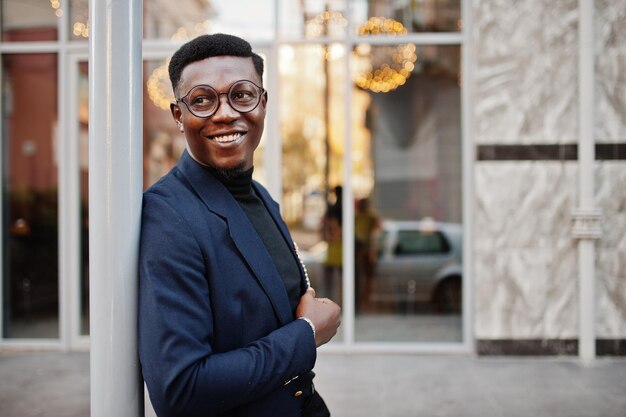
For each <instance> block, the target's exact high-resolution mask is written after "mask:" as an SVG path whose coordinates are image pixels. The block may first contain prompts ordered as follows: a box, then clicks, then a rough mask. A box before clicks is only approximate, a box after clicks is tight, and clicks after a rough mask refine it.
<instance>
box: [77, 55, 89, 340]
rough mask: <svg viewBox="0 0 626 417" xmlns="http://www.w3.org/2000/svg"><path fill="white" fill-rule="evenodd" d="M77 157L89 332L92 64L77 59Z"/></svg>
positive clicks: (84, 329)
mask: <svg viewBox="0 0 626 417" xmlns="http://www.w3.org/2000/svg"><path fill="white" fill-rule="evenodd" d="M77 82H78V158H79V165H80V282H79V293H80V300H79V310H80V311H79V314H80V317H79V332H80V334H81V335H88V334H89V65H88V64H87V62H80V63H78V80H77Z"/></svg>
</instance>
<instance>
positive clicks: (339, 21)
mask: <svg viewBox="0 0 626 417" xmlns="http://www.w3.org/2000/svg"><path fill="white" fill-rule="evenodd" d="M347 25H348V21H347V20H346V18H345V17H343V15H342V14H341V12H329V11H324V12H322V13H320V14H318V15H317V16H315V17H314V18H312V19H309V20H308V21H307V22H306V25H305V29H304V32H305V36H306V37H307V38H319V37H320V36H323V35H327V34H328V32H329V29H330V28H331V27H334V26H339V27H340V28H341V29H343V28H345V27H346V26H347Z"/></svg>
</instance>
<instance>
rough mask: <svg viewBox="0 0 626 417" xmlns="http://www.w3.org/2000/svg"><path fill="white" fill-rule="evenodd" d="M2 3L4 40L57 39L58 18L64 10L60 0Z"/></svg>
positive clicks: (22, 0)
mask: <svg viewBox="0 0 626 417" xmlns="http://www.w3.org/2000/svg"><path fill="white" fill-rule="evenodd" d="M1 4H2V14H1V15H0V16H1V19H2V22H1V23H2V41H4V42H29V41H53V40H56V39H57V20H58V18H60V17H61V16H63V12H64V10H63V9H62V4H61V1H60V0H21V1H2V2H1Z"/></svg>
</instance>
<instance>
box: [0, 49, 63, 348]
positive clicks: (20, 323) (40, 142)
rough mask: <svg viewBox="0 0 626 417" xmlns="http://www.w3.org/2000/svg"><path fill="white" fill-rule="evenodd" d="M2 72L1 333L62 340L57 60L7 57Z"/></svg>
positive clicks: (45, 56) (34, 56)
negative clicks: (59, 289)
mask: <svg viewBox="0 0 626 417" xmlns="http://www.w3.org/2000/svg"><path fill="white" fill-rule="evenodd" d="M2 67H3V80H2V81H3V86H2V101H3V107H2V109H3V114H2V126H3V132H2V152H3V155H4V160H3V162H2V164H3V186H4V198H3V217H4V218H3V224H4V225H3V231H4V233H3V244H2V247H3V250H4V253H3V261H4V265H3V281H4V282H3V294H4V300H3V305H4V311H3V318H4V323H3V334H4V337H6V338H56V337H58V336H59V295H58V286H59V275H58V220H57V217H58V210H57V197H58V180H57V178H58V166H57V154H56V142H57V137H56V132H57V56H56V55H55V54H17V55H4V56H3V58H2ZM33 120H36V123H33Z"/></svg>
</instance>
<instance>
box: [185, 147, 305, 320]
mask: <svg viewBox="0 0 626 417" xmlns="http://www.w3.org/2000/svg"><path fill="white" fill-rule="evenodd" d="M178 168H179V169H180V171H181V172H182V173H183V175H184V176H185V178H186V179H187V180H188V181H189V183H190V184H191V186H192V187H193V189H194V190H195V192H196V193H197V194H198V196H199V197H200V199H201V200H202V201H203V203H204V204H205V205H206V207H207V208H208V209H209V210H211V211H212V212H214V213H216V214H217V215H219V216H220V217H222V218H224V219H225V220H226V223H227V224H228V229H229V232H230V236H231V238H232V239H233V242H235V245H236V246H237V249H238V250H239V252H240V254H241V256H242V257H243V258H244V259H245V261H246V262H247V264H248V266H249V267H250V269H251V270H252V272H253V274H254V275H255V277H256V279H257V280H258V281H259V283H260V284H261V287H262V288H263V290H264V291H265V293H266V294H267V296H268V298H269V299H270V301H271V303H272V305H273V307H274V311H275V312H276V315H277V317H278V319H279V320H280V323H281V324H282V325H284V324H287V323H289V322H290V321H291V320H293V318H292V313H291V306H290V303H289V298H288V296H287V290H286V289H285V284H284V283H283V281H282V279H281V277H280V275H279V274H278V271H277V269H276V266H275V265H274V262H273V261H272V258H271V257H270V254H269V253H268V251H267V249H266V248H265V245H264V244H263V242H262V241H261V238H260V237H259V235H258V233H257V232H256V230H255V229H254V226H253V225H252V223H251V222H250V220H249V219H248V216H246V214H245V212H244V211H243V209H242V208H241V207H240V206H239V204H238V203H237V200H235V198H234V197H233V196H232V195H231V194H230V192H229V191H228V190H227V189H226V187H225V186H224V185H223V184H222V183H221V182H219V180H217V179H216V178H215V177H214V176H213V175H211V173H209V172H208V171H207V170H206V169H205V168H204V167H202V166H201V165H200V164H198V163H197V162H196V161H194V160H193V158H191V156H190V155H189V153H188V152H187V151H186V150H185V151H184V152H183V155H182V156H181V158H180V161H179V163H178ZM281 233H282V230H281Z"/></svg>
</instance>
